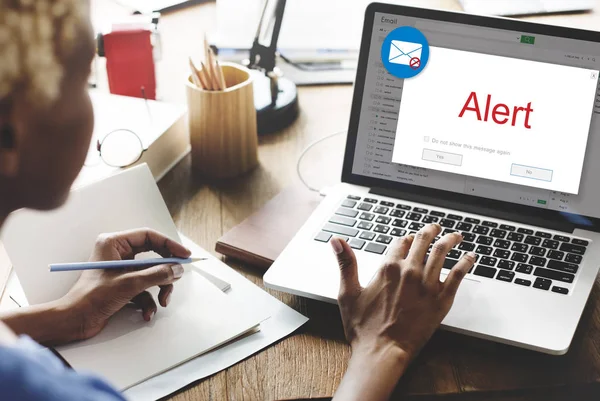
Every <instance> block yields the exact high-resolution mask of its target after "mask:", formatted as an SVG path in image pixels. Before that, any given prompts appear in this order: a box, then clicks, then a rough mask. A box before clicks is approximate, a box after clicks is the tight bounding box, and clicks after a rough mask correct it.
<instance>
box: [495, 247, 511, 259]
mask: <svg viewBox="0 0 600 401" xmlns="http://www.w3.org/2000/svg"><path fill="white" fill-rule="evenodd" d="M494 256H495V257H497V258H500V259H507V258H508V257H509V256H510V251H507V250H506V249H496V250H495V251H494Z"/></svg>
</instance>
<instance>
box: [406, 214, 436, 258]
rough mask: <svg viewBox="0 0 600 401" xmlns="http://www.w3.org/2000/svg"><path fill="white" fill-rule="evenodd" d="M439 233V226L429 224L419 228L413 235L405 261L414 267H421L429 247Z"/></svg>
mask: <svg viewBox="0 0 600 401" xmlns="http://www.w3.org/2000/svg"><path fill="white" fill-rule="evenodd" d="M441 231H442V227H441V226H440V225H439V224H429V225H426V226H425V227H423V228H421V229H420V230H419V232H417V234H416V235H415V239H414V240H413V243H412V246H411V247H410V251H409V252H408V258H407V259H409V260H410V261H411V262H412V263H413V264H415V265H419V266H423V261H424V260H425V255H426V254H427V251H428V250H429V245H431V242H432V241H433V240H434V239H435V237H437V236H438V234H439V233H440V232H441Z"/></svg>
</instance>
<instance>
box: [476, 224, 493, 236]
mask: <svg viewBox="0 0 600 401" xmlns="http://www.w3.org/2000/svg"><path fill="white" fill-rule="evenodd" d="M473 232H474V233H475V234H481V235H487V233H489V232H490V229H489V228H488V227H484V226H475V228H474V229H473Z"/></svg>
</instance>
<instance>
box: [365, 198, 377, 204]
mask: <svg viewBox="0 0 600 401" xmlns="http://www.w3.org/2000/svg"><path fill="white" fill-rule="evenodd" d="M365 202H369V203H377V202H379V201H378V200H377V199H373V198H365Z"/></svg>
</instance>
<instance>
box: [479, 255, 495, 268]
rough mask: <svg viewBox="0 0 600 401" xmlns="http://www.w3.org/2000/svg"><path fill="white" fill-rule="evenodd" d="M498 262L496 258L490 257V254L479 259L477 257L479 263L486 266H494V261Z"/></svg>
mask: <svg viewBox="0 0 600 401" xmlns="http://www.w3.org/2000/svg"><path fill="white" fill-rule="evenodd" d="M497 262H498V259H496V258H493V257H490V256H482V257H481V259H479V264H482V265H486V266H492V267H494V266H496V263H497Z"/></svg>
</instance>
